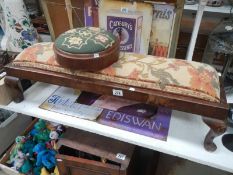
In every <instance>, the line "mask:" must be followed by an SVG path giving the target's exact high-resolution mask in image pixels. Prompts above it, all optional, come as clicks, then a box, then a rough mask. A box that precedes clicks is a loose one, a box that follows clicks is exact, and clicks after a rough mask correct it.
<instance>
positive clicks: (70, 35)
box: [55, 27, 116, 54]
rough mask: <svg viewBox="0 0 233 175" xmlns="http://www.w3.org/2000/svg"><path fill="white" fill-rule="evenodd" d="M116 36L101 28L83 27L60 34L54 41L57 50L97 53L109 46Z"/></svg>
mask: <svg viewBox="0 0 233 175" xmlns="http://www.w3.org/2000/svg"><path fill="white" fill-rule="evenodd" d="M115 42H116V37H115V36H114V35H113V34H112V33H110V32H108V31H105V30H103V29H100V28H96V27H83V28H77V29H72V30H69V31H67V32H65V33H63V34H61V35H60V36H59V37H58V38H57V39H56V41H55V46H56V48H58V49H59V50H62V51H65V52H68V53H74V54H75V53H77V54H82V53H83V54H84V53H87V54H90V53H99V52H101V51H104V50H106V49H108V48H109V47H111V46H112V45H113V44H114V43H115Z"/></svg>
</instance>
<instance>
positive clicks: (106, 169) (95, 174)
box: [57, 128, 135, 175]
mask: <svg viewBox="0 0 233 175" xmlns="http://www.w3.org/2000/svg"><path fill="white" fill-rule="evenodd" d="M134 148H135V146H134V145H131V144H128V143H124V142H121V141H117V140H113V139H110V138H107V137H103V136H100V135H96V134H91V133H88V132H85V131H81V130H77V129H74V128H69V129H67V131H66V133H65V134H64V137H63V138H62V139H60V140H59V141H58V149H59V154H58V155H57V164H58V169H59V172H60V174H62V175H76V174H80V175H103V174H108V175H134V173H133V170H134V169H133V165H134V161H133V160H135V159H133V153H134ZM75 154H76V155H75Z"/></svg>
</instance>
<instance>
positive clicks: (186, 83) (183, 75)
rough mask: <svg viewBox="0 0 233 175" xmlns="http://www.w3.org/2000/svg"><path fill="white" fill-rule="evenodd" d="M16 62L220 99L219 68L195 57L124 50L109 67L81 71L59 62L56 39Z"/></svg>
mask: <svg viewBox="0 0 233 175" xmlns="http://www.w3.org/2000/svg"><path fill="white" fill-rule="evenodd" d="M13 65H15V66H23V67H32V68H38V69H43V70H47V71H53V72H57V73H65V74H69V75H76V76H82V77H88V78H93V79H98V80H105V81H109V82H114V83H118V84H124V85H129V86H133V87H141V88H147V89H152V90H160V91H163V92H169V93H174V94H180V95H184V96H189V97H194V98H198V99H204V100H207V101H212V102H219V99H220V83H219V76H218V74H217V71H216V70H215V69H214V68H213V67H211V66H210V65H207V64H204V63H199V62H194V61H191V62H188V61H186V60H179V59H165V58H162V57H155V56H150V55H140V54H134V53H122V57H121V58H120V59H119V60H118V62H116V63H114V64H113V65H111V66H109V67H108V68H106V69H103V70H101V71H99V72H96V73H93V72H81V71H73V70H70V69H65V68H63V67H61V66H60V65H59V64H58V63H57V62H56V60H55V56H54V51H53V43H39V44H35V45H33V46H31V47H29V48H27V49H25V50H24V51H23V52H21V53H20V54H19V55H18V57H17V58H16V59H15V60H14V62H13Z"/></svg>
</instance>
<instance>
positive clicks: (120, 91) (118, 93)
mask: <svg viewBox="0 0 233 175" xmlns="http://www.w3.org/2000/svg"><path fill="white" fill-rule="evenodd" d="M112 95H114V96H120V97H122V96H123V91H122V90H117V89H113V90H112Z"/></svg>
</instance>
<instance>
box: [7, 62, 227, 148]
mask: <svg viewBox="0 0 233 175" xmlns="http://www.w3.org/2000/svg"><path fill="white" fill-rule="evenodd" d="M5 69H6V72H7V76H6V78H5V81H6V83H7V85H8V86H9V88H11V89H12V92H13V97H14V101H16V102H20V101H22V100H23V98H22V96H23V95H22V91H21V90H20V88H19V89H18V90H16V89H17V88H16V85H17V84H18V83H17V81H16V83H13V81H9V79H10V80H12V77H18V78H24V79H29V80H34V81H40V82H45V83H51V84H55V85H60V86H66V87H71V88H76V89H80V90H85V91H89V92H94V93H98V94H104V95H113V89H116V90H121V91H122V92H123V98H126V99H131V100H136V101H140V102H144V103H148V104H152V105H161V106H165V107H169V108H171V109H175V110H179V111H184V112H189V113H193V114H198V115H201V116H203V121H204V122H205V123H206V124H207V125H208V126H209V127H210V130H209V132H208V134H207V136H206V138H205V140H204V147H205V149H206V150H208V151H215V150H216V148H217V147H216V145H215V144H214V142H213V140H214V138H215V137H216V136H219V135H221V134H223V133H224V132H225V130H226V121H227V116H228V113H229V107H228V105H227V102H226V96H225V93H224V89H223V87H222V86H221V99H220V102H219V103H216V102H209V101H205V100H201V99H197V98H193V97H187V96H182V95H177V94H173V93H165V92H162V91H158V90H151V89H146V88H138V87H132V86H128V85H122V84H120V83H112V82H108V81H103V80H96V79H94V78H84V77H79V76H74V75H67V74H63V73H55V72H52V71H45V70H40V69H36V68H27V67H17V66H13V65H11V64H8V65H7V66H6V67H5ZM16 92H17V93H18V95H16Z"/></svg>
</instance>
